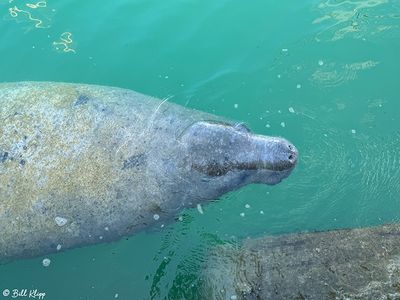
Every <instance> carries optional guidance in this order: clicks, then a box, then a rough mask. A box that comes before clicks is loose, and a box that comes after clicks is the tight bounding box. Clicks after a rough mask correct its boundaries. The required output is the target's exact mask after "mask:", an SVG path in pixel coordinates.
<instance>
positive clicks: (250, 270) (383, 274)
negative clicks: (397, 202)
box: [202, 224, 400, 300]
mask: <svg viewBox="0 0 400 300" xmlns="http://www.w3.org/2000/svg"><path fill="white" fill-rule="evenodd" d="M203 275H204V278H203V280H202V282H203V283H204V286H203V291H202V299H215V300H228V299H233V298H235V297H236V298H235V299H238V300H243V299H246V300H255V299H274V300H289V299H290V300H292V299H293V300H305V299H307V300H330V299H332V300H336V299H337V300H346V299H349V300H350V299H351V300H378V299H382V300H383V299H393V300H394V299H400V225H399V224H390V225H385V226H379V227H372V228H360V229H344V230H334V231H327V232H315V233H300V234H288V235H283V236H265V237H261V238H258V239H249V240H246V241H245V242H244V244H243V245H242V246H240V247H238V248H236V247H233V246H232V245H225V246H220V247H217V248H216V249H214V250H213V251H212V253H211V254H210V255H209V256H208V260H207V261H206V263H205V270H204V274H203ZM232 296H233V298H232Z"/></svg>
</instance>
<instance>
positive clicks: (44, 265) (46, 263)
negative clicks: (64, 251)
mask: <svg viewBox="0 0 400 300" xmlns="http://www.w3.org/2000/svg"><path fill="white" fill-rule="evenodd" d="M50 263H51V260H50V259H49V258H45V259H43V261H42V265H43V267H48V266H50Z"/></svg>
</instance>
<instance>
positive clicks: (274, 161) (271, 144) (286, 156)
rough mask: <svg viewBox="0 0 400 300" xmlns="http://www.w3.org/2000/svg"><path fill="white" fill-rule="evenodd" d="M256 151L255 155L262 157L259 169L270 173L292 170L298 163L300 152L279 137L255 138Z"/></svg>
mask: <svg viewBox="0 0 400 300" xmlns="http://www.w3.org/2000/svg"><path fill="white" fill-rule="evenodd" d="M253 139H254V143H256V144H258V145H256V146H255V149H258V150H255V151H256V152H257V151H260V153H254V155H255V156H258V155H259V156H260V157H261V159H260V164H259V166H258V167H259V169H267V170H270V171H286V170H291V169H293V168H294V166H295V165H296V163H297V158H298V151H297V149H296V147H295V146H294V145H293V144H292V143H290V142H289V141H287V140H286V139H283V138H279V137H267V136H253Z"/></svg>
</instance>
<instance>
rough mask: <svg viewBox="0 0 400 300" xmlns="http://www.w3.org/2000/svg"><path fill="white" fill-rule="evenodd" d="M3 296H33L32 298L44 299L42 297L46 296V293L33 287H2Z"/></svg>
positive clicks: (13, 297)
mask: <svg viewBox="0 0 400 300" xmlns="http://www.w3.org/2000/svg"><path fill="white" fill-rule="evenodd" d="M3 296H4V297H9V298H12V299H15V298H20V297H21V298H23V297H25V298H33V299H44V297H46V293H45V292H41V291H39V290H37V289H33V290H28V289H20V290H19V289H12V290H9V289H4V290H3Z"/></svg>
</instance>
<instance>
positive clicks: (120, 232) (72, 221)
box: [0, 82, 297, 261]
mask: <svg viewBox="0 0 400 300" xmlns="http://www.w3.org/2000/svg"><path fill="white" fill-rule="evenodd" d="M0 120H1V123H0V124H1V126H0V232H1V234H0V261H4V260H9V259H14V258H18V257H32V256H37V255H43V254H46V253H51V252H55V251H59V250H60V249H61V250H65V249H68V248H73V247H77V246H84V245H89V244H94V243H99V242H104V241H111V240H116V239H118V238H120V237H122V236H126V235H129V234H132V233H134V232H137V231H139V230H142V229H144V228H146V227H149V226H162V224H165V223H166V222H168V220H170V219H171V218H172V217H174V216H175V215H176V214H177V213H178V212H179V211H180V210H181V209H182V208H184V207H193V206H195V205H196V204H198V203H203V202H206V201H208V200H211V199H216V198H218V197H219V196H221V195H223V194H224V193H226V192H228V191H231V190H235V189H238V188H240V187H242V186H244V185H246V184H249V183H265V184H276V183H278V182H280V181H281V180H282V179H283V178H285V177H287V176H288V175H289V174H290V172H291V171H292V169H293V168H294V166H295V164H296V160H297V150H296V149H295V147H294V146H293V145H291V144H290V143H289V142H288V141H286V140H285V139H282V138H277V137H267V136H261V135H256V134H252V133H251V132H250V131H249V130H248V129H247V128H246V127H245V126H243V125H241V124H235V123H230V122H227V121H225V120H222V119H221V118H219V117H216V116H213V115H210V114H206V113H203V112H199V111H195V110H190V109H186V108H183V107H181V106H178V105H174V104H172V103H168V102H166V101H163V102H161V101H160V100H158V99H155V98H152V97H149V96H145V95H142V94H138V93H136V92H133V91H129V90H124V89H118V88H111V87H102V86H94V85H80V84H66V83H44V82H42V83H38V82H22V83H5V84H0Z"/></svg>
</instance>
